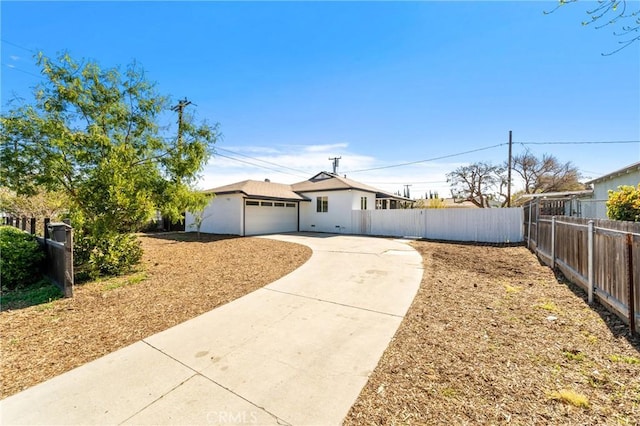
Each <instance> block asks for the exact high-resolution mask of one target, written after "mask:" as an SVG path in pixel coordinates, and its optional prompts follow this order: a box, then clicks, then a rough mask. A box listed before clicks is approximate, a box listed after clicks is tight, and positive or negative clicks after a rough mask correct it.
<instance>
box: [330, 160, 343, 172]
mask: <svg viewBox="0 0 640 426" xmlns="http://www.w3.org/2000/svg"><path fill="white" fill-rule="evenodd" d="M341 158H342V157H333V158H329V161H333V174H334V175H337V174H338V164H340V159H341Z"/></svg>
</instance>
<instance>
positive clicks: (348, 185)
mask: <svg viewBox="0 0 640 426" xmlns="http://www.w3.org/2000/svg"><path fill="white" fill-rule="evenodd" d="M341 189H357V190H360V191H365V192H371V193H374V194H376V198H393V199H396V200H406V201H412V200H410V199H409V198H405V197H400V196H398V195H394V194H391V193H390V192H386V191H383V190H381V189H377V188H374V187H372V186H369V185H365V184H364V183H360V182H356V181H355V180H351V179H347V178H345V177H341V176H338V175H334V174H333V173H327V172H321V173H318V174H317V175H315V176H313V177H312V178H310V179H308V180H305V181H302V182H298V183H294V184H293V185H287V184H284V183H274V182H266V181H257V180H243V181H242V182H236V183H232V184H230V185H224V186H219V187H217V188H212V189H207V190H206V191H204V192H206V193H213V194H219V195H222V194H236V193H242V194H245V195H246V196H247V197H251V198H259V199H278V200H292V201H309V199H308V198H306V197H304V196H302V195H300V193H302V192H313V191H333V190H341Z"/></svg>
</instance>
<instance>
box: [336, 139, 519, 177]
mask: <svg viewBox="0 0 640 426" xmlns="http://www.w3.org/2000/svg"><path fill="white" fill-rule="evenodd" d="M505 145H508V143H507V142H503V143H499V144H497V145H491V146H485V147H483V148H477V149H472V150H469V151H464V152H457V153H455V154H449V155H443V156H440V157H433V158H427V159H426V160H418V161H409V162H407V163H399V164H391V165H389V166H380V167H371V168H369V169H361V170H349V171H345V172H342V173H360V172H369V171H372V170H382V169H390V168H393V167H402V166H409V165H412V164H419V163H426V162H429V161H437V160H443V159H445V158H452V157H459V156H461V155H465V154H471V153H473V152H479V151H486V150H488V149H493V148H497V147H499V146H505Z"/></svg>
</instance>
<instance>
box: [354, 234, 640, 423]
mask: <svg viewBox="0 0 640 426" xmlns="http://www.w3.org/2000/svg"><path fill="white" fill-rule="evenodd" d="M414 247H415V248H416V249H417V250H419V251H420V253H421V254H422V256H423V261H424V266H425V273H424V276H423V280H422V285H421V288H420V290H419V292H418V295H417V297H416V299H415V300H414V302H413V304H412V306H411V308H410V310H409V312H408V314H407V316H406V317H405V319H404V321H403V322H402V324H401V326H400V328H399V330H398V332H397V333H396V335H395V338H394V339H393V341H392V343H391V345H390V346H389V348H388V349H387V350H386V352H385V353H384V356H383V357H382V359H381V361H380V363H379V364H378V367H377V368H376V369H375V371H374V372H373V374H372V375H371V377H370V379H369V382H368V383H367V385H366V387H365V388H364V389H363V391H362V393H361V394H360V397H359V399H358V400H357V402H356V404H355V405H354V406H353V407H352V408H351V411H350V412H349V414H348V416H347V419H346V421H345V424H346V425H400V424H402V425H405V424H447V425H449V424H452V425H461V424H497V423H501V424H503V423H504V424H506V423H511V424H563V425H566V424H574V425H587V424H589V425H590V424H611V425H617V424H621V425H627V424H631V425H634V424H635V425H637V424H640V341H639V340H637V339H636V340H632V339H630V338H629V336H628V335H627V329H628V328H627V327H626V326H625V325H624V324H623V323H622V322H621V321H619V320H618V319H617V318H616V317H615V316H613V315H611V314H609V313H608V312H607V311H606V310H604V309H603V308H601V307H599V306H596V307H595V309H592V308H591V307H589V305H588V304H587V303H586V299H585V295H584V293H583V292H582V291H581V290H579V289H578V288H577V287H575V286H573V285H571V284H567V283H565V282H563V281H562V279H557V278H556V277H555V276H554V274H553V272H552V271H551V270H550V269H549V268H547V267H545V266H541V265H540V263H538V261H537V259H536V258H535V256H534V255H533V254H531V253H530V252H529V251H528V250H527V249H526V248H524V247H488V246H485V247H482V246H473V245H460V244H447V243H435V242H415V243H414Z"/></svg>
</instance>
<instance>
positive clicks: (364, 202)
mask: <svg viewBox="0 0 640 426" xmlns="http://www.w3.org/2000/svg"><path fill="white" fill-rule="evenodd" d="M366 209H367V197H360V210H366Z"/></svg>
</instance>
